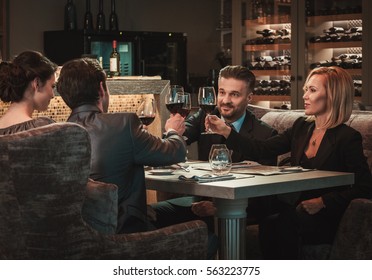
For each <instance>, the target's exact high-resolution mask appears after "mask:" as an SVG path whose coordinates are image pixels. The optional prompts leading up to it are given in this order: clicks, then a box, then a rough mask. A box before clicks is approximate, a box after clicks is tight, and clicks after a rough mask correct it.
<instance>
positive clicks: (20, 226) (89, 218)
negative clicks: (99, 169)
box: [0, 123, 207, 259]
mask: <svg viewBox="0 0 372 280" xmlns="http://www.w3.org/2000/svg"><path fill="white" fill-rule="evenodd" d="M90 152H91V151H90V142H89V136H88V134H87V132H86V131H85V129H84V128H83V127H81V126H79V125H77V124H72V123H56V124H51V125H47V126H44V127H39V128H35V129H31V130H28V131H24V132H20V133H16V134H13V135H7V136H0V224H1V227H0V258H2V259H204V258H206V252H207V227H206V225H205V223H203V222H202V221H192V222H188V223H183V224H178V225H174V226H171V227H167V228H163V229H159V230H154V231H149V232H141V233H133V234H120V235H116V234H111V232H113V230H114V228H115V223H116V214H117V212H116V211H117V208H116V207H117V206H116V205H117V204H116V200H115V199H117V196H116V195H117V194H116V186H115V185H110V184H104V183H100V182H94V181H89V182H88V175H89V169H90ZM87 182H88V184H87ZM102 196H103V197H102ZM95 199H98V200H99V202H96V201H95ZM105 201H106V202H107V204H106V203H102V202H105ZM99 203H101V204H99Z"/></svg>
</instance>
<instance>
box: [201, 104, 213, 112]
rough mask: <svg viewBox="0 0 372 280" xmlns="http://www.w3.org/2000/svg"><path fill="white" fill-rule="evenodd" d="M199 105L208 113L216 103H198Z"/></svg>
mask: <svg viewBox="0 0 372 280" xmlns="http://www.w3.org/2000/svg"><path fill="white" fill-rule="evenodd" d="M199 107H200V108H201V109H202V110H203V111H204V112H205V113H206V114H210V113H212V112H213V110H214V108H215V107H216V105H211V104H200V105H199Z"/></svg>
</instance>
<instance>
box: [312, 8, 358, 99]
mask: <svg viewBox="0 0 372 280" xmlns="http://www.w3.org/2000/svg"><path fill="white" fill-rule="evenodd" d="M308 2H310V1H308ZM312 2H316V1H312ZM361 9H362V8H361V1H353V3H352V4H350V6H349V8H348V9H346V8H344V9H340V8H339V7H338V6H337V5H336V6H335V8H333V9H330V8H328V9H324V8H323V9H318V10H316V9H312V10H311V12H310V11H307V14H308V16H307V17H306V34H307V37H306V39H307V55H308V57H307V64H306V67H307V68H309V70H310V69H313V68H316V67H320V66H332V65H334V66H339V67H341V68H344V69H346V70H347V71H348V72H349V73H350V75H351V76H352V77H353V79H354V85H355V97H356V99H357V100H358V99H360V98H361V96H362V94H363V93H362V50H363V43H362V40H363V29H362V26H363V22H362V10H361ZM355 11H357V12H358V13H355Z"/></svg>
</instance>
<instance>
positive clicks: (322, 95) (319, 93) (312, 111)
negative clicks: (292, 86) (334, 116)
mask: <svg viewBox="0 0 372 280" xmlns="http://www.w3.org/2000/svg"><path fill="white" fill-rule="evenodd" d="M325 82H326V78H325V77H324V76H323V75H313V76H311V77H310V78H309V80H308V81H307V83H306V85H305V86H304V95H303V99H304V107H305V114H306V115H314V116H321V115H324V114H326V113H328V111H329V108H328V106H327V90H326V87H325Z"/></svg>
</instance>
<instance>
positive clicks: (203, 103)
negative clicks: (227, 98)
mask: <svg viewBox="0 0 372 280" xmlns="http://www.w3.org/2000/svg"><path fill="white" fill-rule="evenodd" d="M198 104H199V107H200V109H202V110H203V111H204V112H205V114H206V115H207V116H206V117H208V115H209V114H211V113H212V112H213V110H214V108H215V107H216V105H217V97H216V91H215V90H214V87H200V88H199V94H198ZM212 133H213V132H212V131H211V130H208V131H206V132H203V133H202V134H212Z"/></svg>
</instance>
